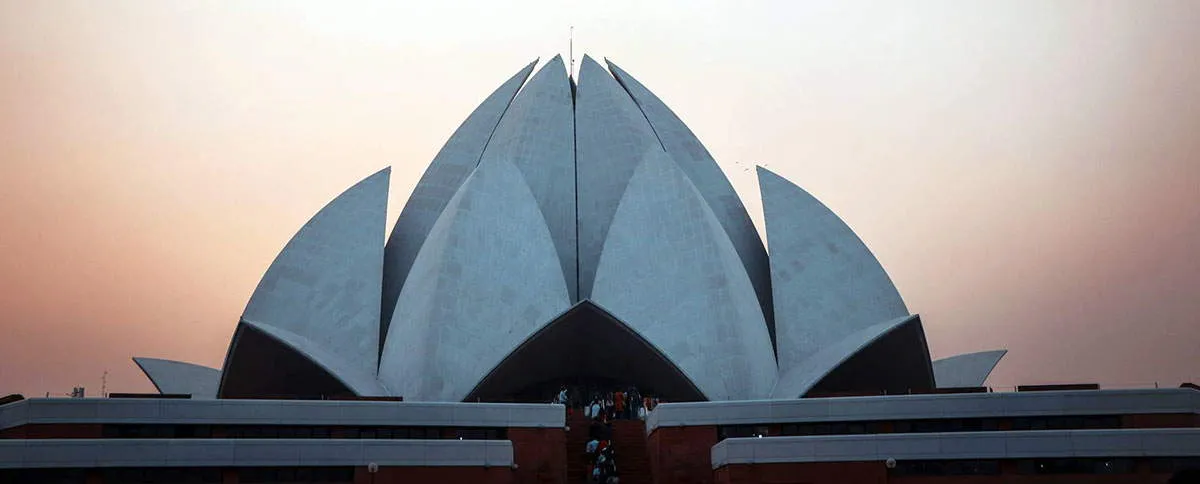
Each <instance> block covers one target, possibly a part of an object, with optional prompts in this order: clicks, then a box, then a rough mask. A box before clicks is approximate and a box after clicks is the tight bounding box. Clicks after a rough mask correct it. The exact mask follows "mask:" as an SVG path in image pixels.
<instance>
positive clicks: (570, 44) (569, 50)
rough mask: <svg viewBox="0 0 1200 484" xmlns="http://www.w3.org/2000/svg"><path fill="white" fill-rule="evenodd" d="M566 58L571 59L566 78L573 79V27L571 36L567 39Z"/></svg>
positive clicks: (573, 27) (572, 27)
mask: <svg viewBox="0 0 1200 484" xmlns="http://www.w3.org/2000/svg"><path fill="white" fill-rule="evenodd" d="M567 39H568V40H567V57H568V58H570V59H571V68H570V69H567V77H570V78H571V79H572V80H574V79H575V26H574V25H572V26H571V35H570V36H569V37H567Z"/></svg>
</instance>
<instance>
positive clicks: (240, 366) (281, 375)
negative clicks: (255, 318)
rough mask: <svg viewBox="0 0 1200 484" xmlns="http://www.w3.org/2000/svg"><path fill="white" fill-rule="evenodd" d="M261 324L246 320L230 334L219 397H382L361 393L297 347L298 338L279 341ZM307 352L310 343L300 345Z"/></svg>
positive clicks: (373, 392)
mask: <svg viewBox="0 0 1200 484" xmlns="http://www.w3.org/2000/svg"><path fill="white" fill-rule="evenodd" d="M264 329H265V327H264V326H262V325H255V324H253V323H247V322H245V321H243V322H241V323H240V324H238V327H237V329H236V330H234V333H233V343H231V344H230V345H229V353H228V354H227V355H226V356H225V365H224V371H222V372H221V383H220V388H219V389H218V391H217V396H218V398H288V399H295V398H300V399H324V398H328V397H335V396H336V397H344V396H353V395H381V394H383V392H382V391H380V390H377V391H371V392H364V393H360V392H358V391H356V390H354V389H352V388H351V387H350V385H349V384H347V383H346V382H345V381H342V380H341V379H339V378H338V377H337V376H335V375H334V371H336V370H331V369H329V368H326V367H324V366H322V365H321V364H319V363H317V362H316V361H314V355H313V354H311V353H306V352H305V349H301V348H296V347H295V346H293V345H294V344H295V343H297V342H300V341H301V338H299V337H297V336H295V335H289V336H290V337H289V338H288V340H281V339H279V338H277V337H276V336H278V335H279V333H282V332H280V331H278V330H276V331H274V333H275V334H272V333H269V332H267V331H264ZM303 344H304V346H307V347H308V348H307V349H309V350H312V349H315V348H314V347H313V345H312V344H310V343H303Z"/></svg>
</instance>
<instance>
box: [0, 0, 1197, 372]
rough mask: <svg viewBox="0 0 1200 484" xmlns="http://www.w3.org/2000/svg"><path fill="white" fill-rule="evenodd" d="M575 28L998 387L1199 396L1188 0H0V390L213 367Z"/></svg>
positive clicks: (940, 353)
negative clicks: (185, 366)
mask: <svg viewBox="0 0 1200 484" xmlns="http://www.w3.org/2000/svg"><path fill="white" fill-rule="evenodd" d="M570 25H574V26H575V34H576V38H575V53H576V56H577V57H578V56H580V55H581V53H583V52H587V53H589V54H592V55H593V56H596V57H597V58H599V57H603V56H607V57H608V58H610V59H612V60H613V61H614V62H616V63H618V64H620V65H621V66H622V67H623V68H625V69H627V70H628V71H629V72H630V73H632V74H633V75H634V76H637V77H638V78H639V79H640V80H641V81H642V82H643V83H645V84H646V85H647V86H648V87H649V88H651V89H653V90H654V91H655V92H656V93H657V94H658V95H659V96H660V97H662V98H663V100H664V101H666V102H667V103H668V104H669V105H670V106H671V107H672V108H673V109H674V110H675V111H676V112H677V113H678V114H679V115H680V116H681V117H682V118H683V120H684V121H685V122H687V123H688V124H689V125H690V126H691V128H692V129H693V130H694V131H695V132H696V134H697V135H698V136H699V137H700V139H701V140H702V141H704V143H705V144H706V145H707V147H708V148H709V150H710V151H711V152H712V153H713V155H714V156H715V157H716V159H717V160H718V162H719V163H721V165H722V167H723V168H724V170H725V172H726V174H727V175H728V176H729V177H730V179H731V181H732V182H733V184H734V186H735V187H736V188H737V190H738V192H739V193H740V194H741V195H742V197H743V199H744V201H745V203H746V206H747V208H748V209H749V210H750V212H751V215H752V217H753V218H754V219H755V222H756V223H757V224H758V227H759V229H760V231H761V229H762V216H761V214H762V210H761V205H760V203H759V201H758V200H759V196H758V188H757V183H756V180H755V177H754V171H753V169H752V166H753V165H755V164H763V165H766V166H767V167H768V168H770V169H771V170H774V171H776V172H778V173H780V174H782V175H784V176H786V177H788V178H789V179H791V180H792V181H794V182H795V183H797V184H799V185H800V186H802V187H804V188H805V189H807V190H809V191H810V192H811V193H812V194H814V195H815V196H817V197H818V198H819V199H821V200H822V201H823V202H825V203H826V204H827V205H828V206H829V207H830V208H832V209H833V210H835V211H836V212H837V213H838V214H839V215H840V216H841V217H842V218H843V219H844V220H845V221H846V222H847V223H848V224H849V225H850V226H851V227H853V228H854V229H855V230H856V231H857V232H858V234H859V235H860V236H861V237H862V239H863V240H864V241H865V242H866V243H867V244H868V245H869V246H870V247H871V249H872V250H873V251H874V253H875V254H876V256H877V257H878V258H879V260H880V261H881V262H882V263H883V265H884V267H885V268H886V269H887V270H888V272H889V274H890V275H891V277H892V279H893V280H894V281H895V283H896V285H897V287H898V288H899V290H900V292H901V294H902V295H903V296H904V299H905V302H906V303H907V305H908V307H909V309H910V310H911V311H913V312H915V313H920V314H921V315H922V319H923V321H924V323H925V328H926V331H927V335H928V340H929V344H930V348H931V350H932V352H933V356H934V357H935V358H938V357H945V356H950V355H953V354H957V353H961V352H969V351H977V350H985V349H993V348H999V347H1003V348H1008V349H1009V350H1010V352H1009V355H1008V356H1007V358H1006V359H1005V360H1004V361H1003V362H1001V364H1000V366H999V367H998V368H997V370H996V371H995V373H993V375H992V377H991V380H990V383H991V384H992V385H994V386H998V387H1004V386H1009V387H1011V386H1012V385H1015V384H1024V383H1050V382H1072V381H1089V382H1099V383H1102V384H1106V385H1110V386H1130V385H1135V386H1150V385H1153V384H1154V383H1155V382H1160V383H1161V384H1167V385H1172V386H1174V385H1178V384H1179V383H1180V382H1182V381H1197V382H1200V317H1198V315H1200V258H1198V257H1197V248H1198V247H1200V203H1198V202H1200V28H1198V27H1200V2H1193V1H1182V0H1181V1H1107V0H1095V1H1082V0H1081V1H1073V2H1071V1H1057V2H1048V1H1044V0H1004V1H1001V0H996V1H956V0H955V1H952V0H947V1H918V2H904V4H903V5H901V4H900V3H899V2H844V1H836V2H835V1H829V2H796V1H774V2H767V1H763V2H734V1H727V0H726V1H696V0H688V1H682V0H681V1H661V2H638V1H596V0H588V1H571V0H560V1H548V0H547V1H530V2H517V3H509V2H495V1H481V2H451V1H438V2H432V1H431V2H423V3H416V2H388V3H379V4H367V3H349V2H253V1H252V2H200V1H178V2H166V1H150V0H146V1H123V0H115V1H111V2H90V1H83V0H79V1H67V0H48V1H35V2H30V1H21V0H0V355H3V357H2V359H0V394H7V393H16V392H19V393H24V394H26V395H43V394H45V393H46V392H50V393H53V394H63V393H67V392H69V391H70V389H71V387H72V386H75V385H84V386H86V387H88V391H89V394H96V393H98V392H99V390H100V386H101V375H102V374H103V372H105V371H106V370H107V371H108V378H107V381H108V384H107V388H108V390H109V391H151V390H152V388H153V387H152V386H151V385H150V383H149V382H148V381H146V380H145V379H144V378H143V377H142V376H141V374H140V372H139V371H138V370H137V368H136V367H135V366H134V365H133V363H132V362H131V361H130V357H131V356H135V355H136V356H152V357H166V358H172V359H180V360H185V361H191V362H195V363H200V364H204V365H209V366H220V364H221V362H222V360H223V358H224V355H225V348H226V345H227V344H228V341H229V338H230V336H231V334H232V331H233V329H234V326H235V324H236V323H237V321H238V316H239V315H240V314H241V311H242V309H243V307H244V305H245V303H246V300H247V299H248V298H249V296H250V293H251V292H252V291H253V289H254V287H255V285H256V283H257V282H258V278H259V276H260V275H261V274H262V272H263V271H264V270H265V269H266V267H267V265H268V264H269V263H270V262H271V260H272V259H273V258H274V257H275V255H276V253H277V252H278V250H279V249H280V248H282V247H283V245H284V244H285V243H286V242H287V240H288V238H289V237H291V235H292V234H293V233H294V232H295V231H296V229H298V228H299V227H300V226H301V225H302V224H303V223H304V222H305V221H306V220H307V219H308V217H309V216H311V215H312V214H313V213H314V212H316V211H317V210H318V209H319V208H320V207H321V206H323V205H324V204H325V203H326V202H327V201H328V200H329V199H331V198H332V197H334V196H336V195H337V194H338V193H340V192H341V191H342V190H343V189H345V188H347V187H349V186H350V185H351V184H353V183H354V182H356V181H358V180H359V179H361V178H363V177H365V176H367V175H369V174H371V173H374V172H375V171H377V170H378V169H380V168H382V167H384V166H388V165H391V166H392V167H393V172H392V187H391V190H392V191H391V205H390V207H389V218H390V219H391V221H392V222H394V220H395V216H396V215H397V214H398V213H399V211H400V208H401V207H402V206H403V203H404V200H406V199H407V196H408V194H409V193H410V192H411V190H412V187H413V186H414V185H415V183H416V181H417V179H418V178H419V177H420V175H421V173H422V172H423V171H424V169H425V167H426V166H427V164H428V163H429V161H430V160H431V159H432V158H433V156H434V154H435V153H436V152H437V150H438V149H439V148H440V147H441V145H442V143H443V142H444V141H445V140H446V138H447V137H448V136H449V135H450V133H451V132H452V131H453V130H454V128H456V127H457V126H458V123H459V122H461V121H462V119H464V118H465V117H466V115H467V114H469V113H470V111H471V110H472V109H473V108H474V107H475V105H476V104H478V103H479V102H480V101H481V100H482V99H483V98H484V97H485V96H486V95H487V94H488V93H490V92H491V91H492V89H494V88H495V87H496V86H498V85H499V84H500V83H501V82H502V81H504V80H505V79H507V78H508V77H509V76H510V75H512V74H513V73H514V72H516V71H517V70H518V69H519V68H520V67H522V66H523V65H524V64H525V63H527V62H529V61H530V60H532V59H533V58H535V57H541V58H542V59H543V60H546V59H549V58H550V57H552V56H553V55H555V54H559V53H562V54H564V55H565V54H566V53H567V45H568V44H567V32H568V26H570ZM389 230H390V228H389ZM382 242H383V241H382V240H381V241H380V243H382Z"/></svg>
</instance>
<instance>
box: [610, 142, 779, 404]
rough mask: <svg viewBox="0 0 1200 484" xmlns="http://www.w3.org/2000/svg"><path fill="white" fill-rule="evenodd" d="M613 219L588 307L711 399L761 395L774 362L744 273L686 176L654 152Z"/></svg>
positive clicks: (646, 158)
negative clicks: (628, 331)
mask: <svg viewBox="0 0 1200 484" xmlns="http://www.w3.org/2000/svg"><path fill="white" fill-rule="evenodd" d="M642 159H643V161H642V163H641V164H640V165H639V166H638V168H637V170H636V171H635V172H634V174H633V176H632V177H631V179H630V181H629V186H628V188H627V189H626V190H625V195H624V197H623V198H622V199H621V202H620V205H619V206H618V207H617V210H616V214H615V216H614V217H613V223H612V228H611V229H610V230H609V231H608V238H607V240H606V241H605V243H604V252H603V253H602V254H601V256H600V264H599V268H598V270H597V272H596V284H595V287H594V289H593V292H592V301H593V302H594V303H596V304H597V305H598V306H600V307H602V308H604V309H605V310H607V311H609V312H610V313H612V314H613V315H614V316H615V317H617V318H618V319H620V320H621V321H624V322H625V323H627V324H628V325H629V326H630V327H632V328H633V330H634V331H636V332H637V333H638V334H639V335H641V337H642V338H644V339H645V340H647V341H649V342H650V343H651V344H653V345H654V346H655V347H657V348H658V349H659V350H660V351H661V352H662V353H663V354H665V355H666V356H667V357H668V358H669V359H670V360H671V361H672V362H673V363H674V364H675V365H676V366H678V367H679V368H680V369H681V370H682V371H683V372H684V374H686V375H687V376H688V378H689V379H691V381H693V382H695V383H696V386H697V387H699V389H700V390H701V391H703V392H704V395H705V397H706V398H708V399H710V400H740V399H752V398H762V397H766V396H767V395H768V394H769V392H770V389H771V386H772V385H773V384H774V383H775V377H776V367H775V358H774V355H773V354H772V352H771V340H770V337H769V336H768V334H767V326H766V323H765V322H764V321H763V316H762V310H761V309H760V307H759V305H758V298H757V297H756V296H755V294H754V287H753V286H752V285H751V284H750V279H749V278H748V277H747V276H746V271H745V268H744V267H743V266H742V263H741V260H740V259H739V258H738V256H737V252H736V251H735V250H734V248H733V244H732V243H731V242H730V241H729V237H728V236H726V234H725V231H724V229H723V228H722V227H721V225H720V223H719V222H717V220H716V217H714V216H713V214H712V210H711V209H709V207H708V205H707V204H706V203H705V202H704V200H703V198H701V197H700V194H699V193H698V192H697V191H696V188H695V187H694V186H693V185H692V183H691V181H690V180H688V178H687V176H686V175H685V174H684V173H683V172H682V171H680V170H679V168H678V167H676V165H675V163H674V162H673V161H671V159H670V158H669V157H668V156H667V155H666V153H664V152H663V151H661V150H660V149H658V147H651V148H649V149H647V150H645V151H644V152H643V154H642Z"/></svg>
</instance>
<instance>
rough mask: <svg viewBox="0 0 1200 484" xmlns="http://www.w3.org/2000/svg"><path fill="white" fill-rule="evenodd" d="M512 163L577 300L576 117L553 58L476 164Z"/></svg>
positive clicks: (559, 62) (562, 69)
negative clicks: (527, 186) (535, 205)
mask: <svg viewBox="0 0 1200 484" xmlns="http://www.w3.org/2000/svg"><path fill="white" fill-rule="evenodd" d="M492 160H505V161H508V162H511V163H512V164H513V165H515V166H516V167H517V168H518V169H520V170H521V174H522V175H523V176H524V178H525V182H526V183H527V184H528V185H529V189H530V191H532V192H533V198H534V199H536V200H537V204H538V208H539V209H540V210H541V212H542V216H543V218H545V220H546V227H547V228H549V229H550V236H551V237H552V238H553V239H554V246H555V248H556V249H557V251H558V260H559V264H560V265H561V266H562V272H563V280H564V281H566V284H567V289H568V290H569V291H570V292H571V300H572V301H574V300H575V299H576V294H578V286H579V281H578V277H577V275H576V266H577V262H576V252H577V251H578V247H577V244H576V230H577V228H576V224H575V220H576V219H575V215H576V214H575V116H574V110H573V104H572V101H571V84H570V81H569V80H568V79H567V70H566V68H565V67H563V61H562V57H561V56H554V58H553V59H550V62H547V63H546V65H545V66H543V67H542V68H541V69H540V70H538V72H537V74H534V76H533V77H532V78H531V79H530V80H529V83H527V84H526V85H525V88H524V89H521V92H520V93H519V94H517V97H516V98H515V99H513V101H512V103H511V104H509V106H508V110H507V111H505V112H504V117H502V118H500V124H498V125H497V126H496V131H495V133H493V134H492V138H491V141H489V142H488V145H487V149H485V150H484V152H483V157H482V158H481V159H480V161H479V162H480V164H484V163H489V162H491V161H492Z"/></svg>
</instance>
